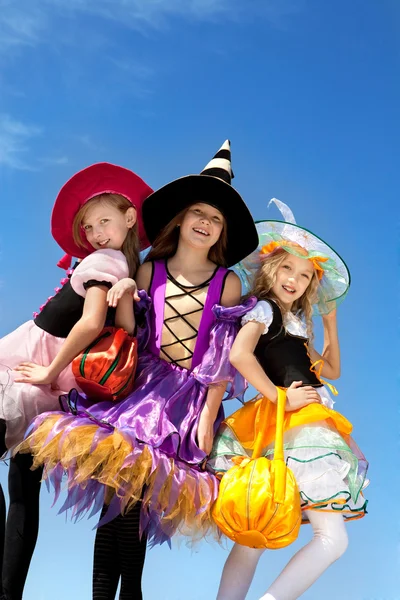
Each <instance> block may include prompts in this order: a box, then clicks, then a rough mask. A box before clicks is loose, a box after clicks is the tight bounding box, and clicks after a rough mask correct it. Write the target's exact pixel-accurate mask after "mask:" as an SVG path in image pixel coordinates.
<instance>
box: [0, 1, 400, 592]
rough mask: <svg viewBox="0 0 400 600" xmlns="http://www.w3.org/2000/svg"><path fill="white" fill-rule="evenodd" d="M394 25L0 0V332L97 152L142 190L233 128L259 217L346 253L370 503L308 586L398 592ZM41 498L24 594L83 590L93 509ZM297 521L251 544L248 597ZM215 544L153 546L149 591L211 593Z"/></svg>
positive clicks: (56, 254)
mask: <svg viewBox="0 0 400 600" xmlns="http://www.w3.org/2000/svg"><path fill="white" fill-rule="evenodd" d="M399 39H400V5H399V3H398V2H397V1H396V0H381V1H380V2H374V1H372V0H364V1H361V0H352V2H348V1H345V0H336V1H335V2H321V0H97V1H94V0H35V1H34V2H32V0H11V1H10V0H0V90H1V93H0V190H1V217H2V218H1V225H0V285H1V296H0V335H3V334H6V333H8V332H9V331H10V330H12V329H13V328H15V327H17V326H18V325H19V324H20V323H22V322H23V321H25V320H27V319H29V318H30V317H31V315H32V312H33V311H34V310H37V308H38V307H39V306H40V305H41V304H42V303H43V301H44V300H45V299H46V298H47V296H49V295H50V294H51V293H52V290H53V288H54V287H55V286H56V285H57V284H58V282H59V280H60V279H61V277H62V272H61V271H60V270H59V269H57V267H56V262H57V260H58V259H59V258H60V256H61V253H60V250H59V249H58V248H57V246H56V244H55V242H54V241H53V240H52V238H51V236H50V233H49V218H50V212H51V208H52V204H53V202H54V198H55V196H56V194H57V191H58V189H59V188H60V187H61V185H62V184H63V183H64V182H65V181H66V180H67V178H69V177H70V176H71V175H72V174H73V173H74V172H75V171H77V170H79V169H81V168H83V167H85V166H87V165H89V164H91V163H93V162H97V161H101V160H105V161H109V162H114V163H117V164H121V165H123V166H126V167H128V168H131V169H133V170H134V171H136V172H137V173H139V174H140V175H141V176H142V177H143V178H144V179H145V180H146V181H147V182H148V183H149V184H150V185H151V186H152V187H154V188H156V187H159V186H161V185H162V184H164V183H166V182H168V181H170V180H171V179H174V178H175V177H179V176H181V175H185V174H188V173H192V172H199V171H200V170H201V169H202V168H203V167H204V166H205V164H206V163H207V162H208V160H209V159H210V158H211V156H212V155H213V154H214V152H215V151H216V150H217V149H218V148H219V146H220V145H221V144H222V142H223V141H224V140H225V139H226V138H230V139H231V141H232V160H233V169H234V171H235V175H236V178H235V180H234V184H235V185H236V187H237V188H238V190H239V191H240V192H241V193H242V195H243V197H244V198H245V200H246V201H247V203H248V205H249V207H250V209H251V211H252V213H253V215H254V217H255V218H256V219H261V218H265V217H267V216H269V215H270V216H271V217H275V218H276V217H277V216H278V214H279V213H277V211H275V209H274V208H271V209H269V211H268V213H267V209H266V206H267V202H268V200H269V199H270V198H271V197H273V196H275V197H277V198H279V199H281V200H283V201H285V202H287V203H288V204H289V205H290V206H291V207H292V209H293V211H294V213H295V215H296V217H297V221H298V223H299V224H302V225H305V226H306V227H308V228H309V229H311V230H312V231H315V232H316V233H317V234H318V235H319V236H321V237H322V238H324V239H326V240H327V241H328V242H329V243H330V244H331V245H333V246H334V247H336V248H337V250H338V251H339V253H340V254H341V255H342V256H343V257H344V258H345V260H346V261H347V263H348V265H349V267H350V270H351V272H352V277H353V283H352V287H351V290H350V293H349V295H348V297H347V299H346V301H345V302H344V303H343V305H342V306H341V307H340V311H339V327H340V329H339V332H340V334H341V347H342V359H343V369H342V377H341V379H340V381H339V382H338V384H337V387H338V389H339V392H340V395H339V397H338V399H337V404H336V408H337V409H338V410H340V411H341V412H343V413H344V414H345V415H346V416H347V417H348V418H349V419H350V420H351V421H352V422H353V423H354V437H355V439H356V440H357V442H358V443H359V445H360V447H361V448H362V449H363V451H364V453H365V454H366V456H367V458H368V459H369V460H370V478H371V485H370V487H369V489H368V490H367V496H368V498H369V515H368V516H367V517H366V518H365V519H363V520H362V521H358V522H354V523H351V524H349V527H348V530H349V536H350V546H349V549H348V551H347V552H346V554H345V556H344V557H343V558H342V559H341V560H340V561H338V562H337V563H336V564H335V565H334V566H333V567H332V568H331V569H330V570H329V571H328V572H327V573H326V574H325V575H324V576H323V577H322V578H321V579H320V580H319V581H318V583H317V584H315V586H314V587H313V588H312V589H310V590H309V591H308V592H307V593H306V594H305V595H304V596H303V597H304V598H305V600H320V599H321V598H324V600H336V599H337V598H338V597H340V598H344V599H346V600H347V599H348V598H352V600H398V599H399V598H400V592H399V589H400V588H399V583H400V582H399V578H398V573H397V572H396V567H395V564H396V563H398V548H399V532H398V516H397V512H398V511H397V501H396V499H397V497H398V492H399V485H398V483H399V482H398V469H397V464H398V461H396V457H397V455H398V452H399V449H398V433H399V422H398V400H397V398H398V392H397V390H398V388H396V378H395V375H397V374H398V366H397V361H395V357H396V353H397V352H398V350H397V346H395V330H396V327H397V326H398V325H397V324H398V318H397V312H396V310H398V263H397V262H396V260H395V257H396V253H397V252H398V208H397V206H398V192H399V187H398V180H399V178H398V156H399V152H398V150H399V142H398V140H399V134H400V131H399V130H400V127H399V118H398V107H399V100H400V98H399V66H400V65H399V62H400V61H399V56H400V44H399ZM396 156H397V161H396ZM396 301H397V305H396ZM319 331H320V329H319V327H318V326H317V333H318V332H319ZM317 340H319V341H320V339H319V336H318V335H317ZM396 392H397V393H396ZM237 407H238V404H237V403H236V402H231V403H229V404H227V406H226V409H227V412H231V411H232V410H234V409H236V408H237ZM6 477H7V468H6V466H2V467H1V468H0V481H1V482H2V484H3V485H5V484H6ZM50 504H51V501H50V497H49V496H48V495H47V493H46V492H45V490H44V491H43V494H42V514H41V529H40V536H39V542H38V546H37V551H36V553H35V556H34V560H33V564H32V569H31V572H30V576H29V580H28V583H27V587H26V593H25V599H26V600H53V598H55V597H56V598H57V600H67V599H68V600H69V599H70V598H74V599H75V600H86V599H88V598H90V589H91V561H92V543H93V536H94V534H93V531H92V527H93V526H94V524H95V521H94V520H93V519H92V521H90V522H87V521H82V522H81V523H79V524H77V525H72V524H70V523H65V520H64V517H60V516H57V515H56V510H55V509H51V508H50ZM309 536H310V529H306V528H303V530H302V532H301V535H300V538H299V540H298V542H296V544H295V545H293V546H292V547H290V548H288V549H285V550H281V551H276V552H269V553H267V554H265V555H264V558H263V560H262V562H261V563H260V567H259V569H258V572H257V575H256V578H255V580H254V583H253V586H252V588H251V591H250V593H249V596H248V598H249V600H256V599H257V598H259V596H261V595H262V593H263V592H265V590H266V589H267V587H268V585H269V583H270V582H271V581H272V580H273V579H274V578H275V576H276V575H277V574H278V572H279V571H280V569H281V568H282V567H283V566H284V564H285V563H286V562H287V560H288V559H289V558H290V556H291V555H292V553H293V551H294V550H295V549H297V548H299V547H300V546H301V545H303V544H304V543H305V542H306V541H307V539H308V538H309ZM226 556H227V552H226V551H225V550H222V549H220V548H218V547H213V546H210V545H208V544H201V545H200V546H199V547H198V548H197V549H196V551H195V552H194V553H191V552H190V551H189V550H188V549H187V548H186V547H185V546H184V545H181V546H180V547H176V548H174V549H173V551H170V550H169V549H168V548H164V547H161V548H156V549H154V550H152V551H150V552H149V553H148V556H147V561H146V567H145V574H144V592H145V598H146V600H203V599H205V598H209V599H212V598H214V597H215V594H216V590H217V586H218V580H219V575H220V572H221V570H222V566H223V563H224V560H225V558H226ZM61 572H62V573H63V576H62V578H61V577H60V573H61ZM55 589H56V592H55V591H54V590H55Z"/></svg>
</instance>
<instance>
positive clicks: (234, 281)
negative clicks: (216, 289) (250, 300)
mask: <svg viewBox="0 0 400 600" xmlns="http://www.w3.org/2000/svg"><path fill="white" fill-rule="evenodd" d="M241 293H242V285H241V283H240V279H239V277H238V276H237V275H236V273H234V272H233V271H230V272H229V273H228V275H227V276H226V279H225V286H224V291H223V292H222V296H221V305H222V306H236V305H237V304H239V303H240V296H241Z"/></svg>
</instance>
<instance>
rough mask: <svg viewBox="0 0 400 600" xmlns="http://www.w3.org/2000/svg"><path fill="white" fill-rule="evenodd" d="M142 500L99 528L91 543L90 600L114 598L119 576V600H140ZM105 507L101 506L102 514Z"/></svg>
mask: <svg viewBox="0 0 400 600" xmlns="http://www.w3.org/2000/svg"><path fill="white" fill-rule="evenodd" d="M141 504H142V503H141V502H138V503H137V504H135V506H134V507H133V508H132V510H130V511H129V512H128V513H127V514H126V515H125V516H122V515H119V516H118V517H116V518H115V519H114V520H113V521H111V522H110V523H106V524H105V525H103V526H102V527H99V528H98V530H97V534H96V542H95V546H94V563H93V600H114V598H115V594H116V593H117V587H118V582H119V580H120V578H121V591H120V595H119V600H142V598H143V596H142V572H143V566H144V559H145V556H146V539H145V537H142V539H140V538H139V518H140V508H141ZM106 510H107V507H103V511H102V513H101V517H103V516H104V514H105V512H106Z"/></svg>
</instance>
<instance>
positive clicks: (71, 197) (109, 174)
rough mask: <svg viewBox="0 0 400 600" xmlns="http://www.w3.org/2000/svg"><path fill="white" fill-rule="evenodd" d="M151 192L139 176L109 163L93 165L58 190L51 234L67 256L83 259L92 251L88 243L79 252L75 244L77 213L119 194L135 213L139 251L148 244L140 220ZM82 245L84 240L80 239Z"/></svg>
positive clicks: (78, 247)
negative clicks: (90, 203)
mask: <svg viewBox="0 0 400 600" xmlns="http://www.w3.org/2000/svg"><path fill="white" fill-rule="evenodd" d="M152 192H153V190H152V189H151V187H149V186H148V185H147V183H145V182H144V181H143V179H141V178H140V177H139V176H138V175H136V174H135V173H133V171H130V170H129V169H125V168H124V167H119V166H117V165H112V164H110V163H96V164H94V165H91V166H90V167H86V169H83V170H82V171H79V172H78V173H75V175H73V176H72V177H71V179H69V180H68V181H67V183H66V184H65V185H63V187H62V188H61V190H60V192H59V194H58V196H57V198H56V201H55V204H54V208H53V212H52V215H51V233H52V235H53V237H54V239H55V240H56V242H57V244H59V246H60V247H61V248H62V249H63V250H64V252H66V254H69V255H70V256H74V257H75V258H85V256H87V255H88V254H91V252H93V251H94V248H93V247H92V246H91V245H90V244H89V243H88V245H87V248H82V247H80V246H78V245H77V244H76V243H75V242H74V238H73V235H72V229H73V223H74V219H75V216H76V214H77V213H78V211H79V209H80V208H81V207H82V206H83V205H84V204H86V202H88V201H89V200H91V199H92V198H94V197H95V196H98V195H99V194H119V195H120V196H124V198H126V199H127V200H129V202H131V203H132V205H133V206H134V207H135V208H136V211H137V223H138V227H139V242H140V249H141V250H144V249H145V248H147V247H148V246H149V245H150V243H149V241H148V239H147V235H146V232H145V230H144V227H143V220H142V204H143V201H144V200H145V199H146V198H147V196H149V195H150V194H151V193H152ZM82 241H83V242H84V241H85V240H84V238H82Z"/></svg>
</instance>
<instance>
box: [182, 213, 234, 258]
mask: <svg viewBox="0 0 400 600" xmlns="http://www.w3.org/2000/svg"><path fill="white" fill-rule="evenodd" d="M224 225H225V219H224V216H223V214H222V213H221V212H220V211H219V210H218V209H217V208H214V207H213V206H211V205H210V204H205V203H203V202H199V203H197V204H192V206H190V207H189V208H188V209H187V211H186V213H185V216H184V218H183V220H182V222H181V223H180V233H181V238H182V239H183V240H184V241H185V242H186V243H187V244H189V245H190V246H192V247H195V248H205V249H210V248H212V246H214V244H216V243H217V242H218V240H219V238H220V237H221V233H222V230H223V228H224Z"/></svg>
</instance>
